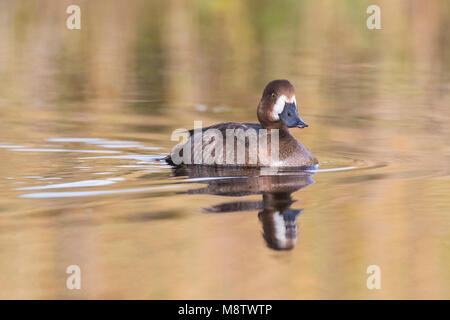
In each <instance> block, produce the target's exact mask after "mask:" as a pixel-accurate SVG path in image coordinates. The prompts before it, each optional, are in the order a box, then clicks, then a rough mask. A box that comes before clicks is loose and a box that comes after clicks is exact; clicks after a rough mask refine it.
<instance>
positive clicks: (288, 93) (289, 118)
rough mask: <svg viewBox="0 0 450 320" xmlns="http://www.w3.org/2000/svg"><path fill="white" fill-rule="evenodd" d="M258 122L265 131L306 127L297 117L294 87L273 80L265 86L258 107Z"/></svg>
mask: <svg viewBox="0 0 450 320" xmlns="http://www.w3.org/2000/svg"><path fill="white" fill-rule="evenodd" d="M258 120H259V122H260V123H261V125H262V126H263V128H267V129H281V128H283V127H287V128H305V127H307V126H308V125H307V124H306V123H305V122H304V121H303V120H302V119H301V118H300V116H299V115H298V112H297V102H296V100H295V90H294V86H293V85H292V84H291V83H290V82H289V81H288V80H274V81H271V82H269V83H268V84H267V85H266V87H265V88H264V91H263V95H262V97H261V101H260V102H259V105H258Z"/></svg>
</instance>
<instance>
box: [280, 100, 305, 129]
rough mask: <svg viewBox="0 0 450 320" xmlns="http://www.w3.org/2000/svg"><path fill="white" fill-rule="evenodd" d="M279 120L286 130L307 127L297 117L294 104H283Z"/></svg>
mask: <svg viewBox="0 0 450 320" xmlns="http://www.w3.org/2000/svg"><path fill="white" fill-rule="evenodd" d="M280 120H281V121H282V122H283V123H284V124H285V125H286V126H287V127H288V128H306V127H307V126H308V125H307V124H306V122H304V121H303V120H302V119H301V118H300V116H299V115H298V112H297V106H296V105H295V103H285V104H284V109H283V112H281V113H280Z"/></svg>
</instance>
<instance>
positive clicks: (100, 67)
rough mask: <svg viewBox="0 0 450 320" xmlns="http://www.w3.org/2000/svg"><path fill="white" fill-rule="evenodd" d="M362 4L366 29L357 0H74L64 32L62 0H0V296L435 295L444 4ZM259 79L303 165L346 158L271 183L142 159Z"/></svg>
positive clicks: (445, 247) (448, 16)
mask: <svg viewBox="0 0 450 320" xmlns="http://www.w3.org/2000/svg"><path fill="white" fill-rule="evenodd" d="M375 2H376V3H377V4H379V5H380V7H381V12H382V30H368V29H367V28H366V18H367V14H366V13H365V12H366V8H367V6H368V5H369V4H372V2H368V1H339V2H337V1H331V0H330V1H326V0H320V1H308V2H307V1H297V0H296V1H294V0H292V1H281V2H280V1H277V2H273V1H266V0H264V1H254V0H252V1H204V0H196V1H116V2H114V3H112V2H110V1H101V0H96V1H87V0H86V1H79V2H78V4H79V5H80V6H81V9H82V29H81V30H80V31H76V30H73V31H70V30H67V29H66V28H65V19H66V17H67V14H66V13H65V9H66V7H67V6H68V5H69V4H72V2H71V1H57V2H55V1H14V2H13V1H9V2H7V1H3V2H1V3H0V37H1V39H2V46H1V47H0V77H1V85H0V119H1V120H0V123H1V127H0V191H1V193H2V195H3V196H2V197H1V199H0V283H1V286H2V290H1V293H0V298H275V299H278V298H297V299H298V298H449V297H450V273H449V271H448V270H450V268H449V262H450V256H449V252H450V250H449V246H450V233H449V230H450V228H449V227H450V223H449V217H448V213H449V212H450V210H449V209H450V205H449V202H448V194H449V191H450V188H449V183H448V171H449V167H448V163H449V147H448V142H449V139H448V137H449V130H448V125H447V124H448V121H449V113H448V106H449V105H450V93H449V89H450V79H449V78H450V77H449V71H450V58H449V57H450V56H449V55H448V52H449V49H450V41H449V40H450V39H449V37H450V35H449V33H448V26H449V24H450V4H449V3H448V2H447V1H436V0H435V1H375ZM275 78H287V79H289V80H290V81H291V82H292V83H293V84H294V86H295V87H296V90H297V97H298V100H299V101H300V113H301V114H302V117H303V118H304V119H305V121H307V122H308V123H309V124H310V128H308V129H306V130H296V131H295V132H294V134H295V135H296V137H297V138H298V139H299V140H301V141H302V143H303V144H304V145H305V146H307V147H308V149H310V150H311V151H313V152H314V154H315V155H316V156H317V157H318V159H319V161H320V162H321V168H323V169H327V168H331V169H332V168H342V167H356V168H358V169H354V170H343V171H326V172H318V173H315V174H314V175H312V176H309V175H306V176H304V178H303V179H306V180H302V179H294V181H293V182H295V183H293V186H292V185H291V187H292V188H288V190H282V191H280V190H278V189H277V188H279V187H280V184H281V185H283V186H285V185H286V183H288V182H289V181H287V182H286V181H281V182H280V181H273V179H278V178H274V177H272V178H271V177H258V176H257V175H256V177H255V175H253V178H248V179H247V178H242V177H241V178H239V179H238V180H236V179H234V180H233V179H230V180H229V181H228V180H226V179H225V180H208V181H206V180H203V181H202V180H201V179H197V180H195V177H197V178H198V175H196V174H195V173H192V172H190V173H189V172H187V173H184V174H183V175H177V174H176V173H175V172H173V170H172V169H171V168H169V167H167V165H165V164H164V163H163V162H161V161H159V160H158V159H159V158H160V157H161V155H163V154H165V153H167V152H168V151H169V150H170V148H171V147H172V146H173V145H174V144H175V143H176V142H174V141H171V140H170V135H171V133H172V131H173V130H174V129H176V128H190V127H192V126H193V121H194V120H202V121H203V124H204V125H209V124H212V123H215V122H219V121H240V122H253V121H256V115H255V109H256V104H257V102H258V99H259V97H260V94H261V91H262V88H263V86H264V85H265V84H266V83H267V82H268V81H270V80H272V79H275ZM61 138H78V139H79V140H73V139H72V140H61ZM89 138H90V139H97V140H86V139H89ZM58 139H59V140H58ZM100 139H103V140H100ZM114 141H116V142H114ZM117 141H122V142H117ZM14 149H16V150H14ZM33 149H34V150H33ZM48 149H58V150H60V151H59V152H55V151H52V152H50V151H49V150H48ZM45 150H46V151H45ZM68 150H71V151H70V152H68ZM80 151H91V152H92V151H95V153H86V152H80ZM250 176H251V175H250ZM193 177H194V179H192V178H193ZM307 177H308V179H309V178H310V179H313V180H314V182H315V183H314V184H310V183H309V180H308V179H307ZM280 179H288V180H289V179H290V178H289V177H288V178H280ZM93 180H95V181H97V182H96V183H99V185H97V186H92V185H90V184H92V183H93V182H92V181H93ZM231 180H233V181H231ZM98 181H100V182H98ZM291 182H292V181H291ZM68 183H75V185H70V184H69V185H67V184H68ZM58 184H59V185H58ZM55 185H56V186H55ZM61 185H62V186H61ZM248 185H251V186H254V187H256V190H254V192H249V193H248V194H243V189H245V188H246V187H247V186H248ZM288 185H289V183H288ZM44 186H46V188H44V189H42V187H44ZM48 186H50V187H52V188H49V187H48ZM258 186H259V187H261V188H262V189H258ZM30 188H34V189H30ZM227 188H232V189H233V190H234V191H233V190H228V189H227ZM231 191H233V192H234V193H233V192H231ZM105 192H106V193H105ZM230 193H231V194H230ZM76 194H77V195H78V196H75V195H76ZM30 195H31V196H30ZM33 195H34V196H33ZM36 195H37V196H36ZM64 195H65V196H64ZM301 210H303V212H302V213H301V214H300V215H297V213H300V212H299V211H301ZM219 212H221V213H219ZM276 212H280V213H279V214H278V215H277V214H276ZM283 212H285V213H286V215H284V214H283ZM281 215H282V216H283V217H284V216H286V219H284V218H283V217H282V218H283V219H282V220H280V219H279V218H280V217H281ZM292 216H295V218H294V219H295V221H296V223H293V220H292V219H293V217H292ZM277 222H278V223H285V224H284V226H285V227H286V230H287V233H285V234H284V235H286V234H287V235H289V237H288V239H281V240H280V235H283V234H282V233H279V231H280V229H277V227H276V226H277V225H276V223H277ZM278 227H279V225H278ZM294 229H295V230H294ZM277 231H278V233H277ZM294 231H295V232H294ZM283 246H284V247H288V248H285V249H290V250H273V249H280V247H283ZM71 264H77V265H79V266H80V267H81V270H82V290H79V291H76V290H74V291H70V290H67V289H66V287H65V284H66V277H67V276H68V275H67V274H66V273H65V270H66V268H67V266H68V265H71ZM372 264H376V265H379V266H380V267H381V270H382V289H381V290H373V291H371V290H368V289H367V288H366V279H367V276H368V275H367V274H366V269H367V267H368V266H369V265H372Z"/></svg>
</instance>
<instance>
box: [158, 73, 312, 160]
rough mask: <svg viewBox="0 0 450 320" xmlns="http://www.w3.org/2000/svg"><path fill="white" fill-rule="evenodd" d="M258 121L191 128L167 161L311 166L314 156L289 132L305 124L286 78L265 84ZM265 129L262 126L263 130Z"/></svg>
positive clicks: (292, 88) (291, 87)
mask: <svg viewBox="0 0 450 320" xmlns="http://www.w3.org/2000/svg"><path fill="white" fill-rule="evenodd" d="M257 114H258V120H259V122H260V124H253V123H236V122H226V123H219V124H216V125H212V126H210V127H207V128H200V129H195V130H190V131H188V132H187V134H186V136H185V138H186V139H187V141H186V142H185V143H183V144H179V145H177V146H176V147H175V148H174V149H173V150H172V152H171V154H170V156H169V157H168V158H167V161H168V162H169V163H171V164H175V165H181V164H184V165H190V164H195V165H200V164H203V165H214V166H227V167H228V166H237V167H266V166H268V167H311V166H315V165H317V163H318V161H317V159H316V158H315V157H314V156H313V155H312V154H311V152H310V151H309V150H308V149H306V148H305V147H304V146H302V145H301V144H300V143H299V142H298V141H297V140H296V139H295V138H294V137H293V136H292V135H291V133H290V132H289V128H305V127H307V126H308V125H307V124H306V123H305V122H303V120H302V119H301V118H300V116H299V115H298V112H297V103H296V99H295V91H294V87H293V86H292V84H291V83H290V82H289V81H288V80H274V81H271V82H269V83H268V84H267V86H266V87H265V89H264V92H263V95H262V98H261V101H260V102H259V105H258V111H257ZM263 129H264V130H263Z"/></svg>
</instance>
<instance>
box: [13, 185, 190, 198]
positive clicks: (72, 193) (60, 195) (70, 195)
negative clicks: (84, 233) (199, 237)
mask: <svg viewBox="0 0 450 320" xmlns="http://www.w3.org/2000/svg"><path fill="white" fill-rule="evenodd" d="M190 187H193V185H171V186H159V187H146V188H133V189H120V190H96V191H68V192H38V193H28V194H22V195H20V197H21V198H34V199H48V198H76V197H93V196H102V195H111V194H123V193H136V192H147V191H162V190H171V189H181V188H190Z"/></svg>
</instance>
